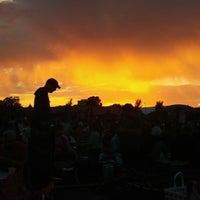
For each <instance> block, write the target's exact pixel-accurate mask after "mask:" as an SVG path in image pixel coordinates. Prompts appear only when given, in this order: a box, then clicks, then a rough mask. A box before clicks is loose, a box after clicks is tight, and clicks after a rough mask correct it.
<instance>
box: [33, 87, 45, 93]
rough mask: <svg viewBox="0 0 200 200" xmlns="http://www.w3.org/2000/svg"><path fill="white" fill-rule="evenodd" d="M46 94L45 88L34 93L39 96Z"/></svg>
mask: <svg viewBox="0 0 200 200" xmlns="http://www.w3.org/2000/svg"><path fill="white" fill-rule="evenodd" d="M44 93H47V90H46V89H45V87H40V88H38V89H37V90H36V91H35V93H34V94H35V95H40V94H44Z"/></svg>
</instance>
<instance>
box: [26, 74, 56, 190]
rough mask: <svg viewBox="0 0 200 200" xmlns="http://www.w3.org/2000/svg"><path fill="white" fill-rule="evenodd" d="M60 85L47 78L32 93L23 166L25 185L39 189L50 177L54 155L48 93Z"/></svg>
mask: <svg viewBox="0 0 200 200" xmlns="http://www.w3.org/2000/svg"><path fill="white" fill-rule="evenodd" d="M57 88H59V89H60V86H59V84H58V81H57V80H56V79H54V78H49V79H48V80H47V81H46V83H45V85H44V86H43V87H40V88H38V89H37V90H36V91H35V93H34V95H35V98H34V107H33V113H32V120H31V134H30V138H29V142H28V147H29V154H28V162H27V166H26V168H25V176H26V181H27V186H28V187H29V189H30V188H32V189H34V190H35V189H37V190H40V189H42V188H44V187H46V186H47V185H48V184H49V183H50V182H51V178H52V173H53V171H52V170H53V155H54V131H53V128H52V127H51V122H50V120H51V116H50V100H49V96H48V94H49V93H53V92H54V91H56V89H57Z"/></svg>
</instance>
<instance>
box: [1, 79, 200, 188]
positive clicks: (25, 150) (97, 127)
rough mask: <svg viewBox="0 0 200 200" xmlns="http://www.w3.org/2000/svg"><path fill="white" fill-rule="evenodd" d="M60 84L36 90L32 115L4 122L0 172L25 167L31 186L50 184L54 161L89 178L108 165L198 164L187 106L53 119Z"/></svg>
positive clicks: (195, 124) (195, 130)
mask: <svg viewBox="0 0 200 200" xmlns="http://www.w3.org/2000/svg"><path fill="white" fill-rule="evenodd" d="M56 88H60V86H59V85H58V83H57V81H55V80H54V79H49V80H48V81H47V82H46V85H45V87H42V88H40V89H39V90H37V92H36V93H35V94H36V98H35V112H34V113H33V114H34V116H33V117H32V118H29V117H27V116H23V118H11V119H9V120H8V121H7V123H4V124H1V133H0V140H1V144H0V162H1V166H2V170H7V169H8V168H9V167H15V168H16V170H18V171H20V170H21V171H22V174H23V176H24V181H25V185H26V186H27V187H28V188H29V189H33V188H36V189H41V188H44V187H45V186H47V185H48V184H49V183H51V182H52V180H53V179H52V177H54V176H56V175H57V174H56V173H55V171H56V170H55V164H56V163H60V162H62V163H65V164H66V163H68V164H70V165H71V166H76V167H77V168H78V169H79V171H80V172H81V173H82V174H84V175H85V177H87V175H89V174H87V173H90V172H91V171H94V172H96V173H99V169H100V170H102V169H103V166H105V165H107V164H110V165H112V166H113V167H114V169H115V172H117V171H118V170H119V171H120V170H121V169H123V168H127V167H139V168H140V169H141V167H142V168H147V167H149V165H151V166H156V164H162V165H170V164H171V163H172V162H174V161H177V160H179V161H183V162H186V163H187V164H190V165H192V166H193V167H198V166H199V161H198V159H196V156H195V155H196V154H197V152H200V145H199V144H200V140H199V139H200V138H199V136H200V133H199V130H200V129H199V126H200V124H199V122H200V121H199V118H198V117H194V118H188V116H187V112H186V111H184V110H183V109H179V110H178V112H177V110H172V111H170V112H166V111H165V112H164V111H163V110H162V109H161V110H155V111H153V113H155V115H147V114H143V113H142V112H141V110H140V109H135V108H134V107H133V106H131V105H130V104H126V105H125V106H122V107H121V112H120V113H118V114H112V113H109V112H108V113H105V114H104V115H99V114H96V113H95V112H91V110H92V109H93V108H92V107H90V108H89V111H90V112H88V110H87V112H85V111H84V112H85V113H81V112H78V113H77V114H76V115H74V114H73V116H72V117H71V118H69V117H68V118H65V117H64V116H65V115H54V117H51V118H49V117H47V116H46V114H47V112H49V111H50V105H49V99H48V92H53V91H55V90H56ZM41 102H42V103H41ZM44 102H46V103H45V104H44ZM88 113H90V114H91V113H92V116H90V117H88ZM177 113H178V114H177ZM150 116H151V117H150ZM152 116H153V117H152ZM95 169H97V170H96V171H95ZM84 170H85V171H84ZM100 173H103V171H100ZM101 175H103V174H97V176H101ZM61 178H62V177H61Z"/></svg>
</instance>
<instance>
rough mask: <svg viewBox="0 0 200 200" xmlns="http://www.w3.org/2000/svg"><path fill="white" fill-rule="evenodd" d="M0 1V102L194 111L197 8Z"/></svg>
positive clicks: (160, 2) (199, 82) (159, 0)
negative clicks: (44, 98)
mask: <svg viewBox="0 0 200 200" xmlns="http://www.w3.org/2000/svg"><path fill="white" fill-rule="evenodd" d="M181 2H182V3H180V2H179V1H173V2H168V1H167V2H166V1H165V0H152V1H151V2H149V0H144V1H140V0H133V1H130V0H123V1H122V0H119V1H112V0H101V1H91V0H85V1H84V3H83V1H81V0H80V1H79V0H78V1H76V2H73V1H68V0H66V1H62V0H58V1H56V2H55V1H53V0H49V1H48V3H45V2H43V1H39V0H29V1H27V0H13V1H8V0H7V1H2V0H0V11H1V12H0V75H1V80H0V99H1V100H2V99H4V98H5V97H9V96H19V98H20V103H21V104H22V106H24V107H26V106H28V105H30V104H31V105H33V99H34V92H35V90H36V89H37V88H38V87H41V86H43V85H44V83H45V81H46V80H47V79H48V78H50V77H54V78H56V79H57V80H58V81H59V83H60V84H61V89H60V90H57V91H55V92H54V93H53V94H50V95H49V96H50V100H51V106H59V105H65V104H66V103H67V102H68V101H69V100H70V99H72V102H73V104H74V105H75V104H77V101H78V100H81V99H87V98H88V97H90V96H99V97H100V99H101V100H102V104H103V106H107V105H113V104H121V105H123V104H125V103H131V104H133V105H134V104H135V101H136V100H137V99H141V100H142V105H143V106H148V107H151V106H155V104H156V102H157V101H163V104H164V105H172V104H185V105H190V106H192V107H197V106H199V105H200V79H199V77H200V58H199V54H200V47H199V46H200V32H199V23H200V13H199V8H200V2H197V1H195V0H191V1H190V2H188V1H187V0H182V1H181Z"/></svg>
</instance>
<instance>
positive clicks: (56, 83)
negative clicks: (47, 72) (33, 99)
mask: <svg viewBox="0 0 200 200" xmlns="http://www.w3.org/2000/svg"><path fill="white" fill-rule="evenodd" d="M46 84H50V85H53V86H55V87H56V88H59V89H60V86H59V84H58V81H57V80H56V79H55V78H49V79H48V80H47V82H46Z"/></svg>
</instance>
